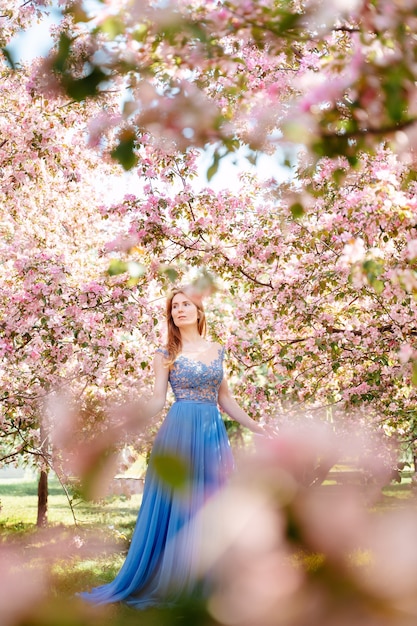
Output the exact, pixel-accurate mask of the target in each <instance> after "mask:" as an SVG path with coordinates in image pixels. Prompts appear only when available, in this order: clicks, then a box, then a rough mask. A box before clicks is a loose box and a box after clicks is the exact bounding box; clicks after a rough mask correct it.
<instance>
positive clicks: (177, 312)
mask: <svg viewBox="0 0 417 626" xmlns="http://www.w3.org/2000/svg"><path fill="white" fill-rule="evenodd" d="M171 315H172V319H173V321H174V324H175V326H177V327H178V328H183V327H185V326H190V325H196V324H197V317H198V309H197V307H196V305H195V304H194V302H191V300H190V299H189V298H187V296H186V295H185V294H184V293H176V294H175V296H174V297H173V298H172V302H171Z"/></svg>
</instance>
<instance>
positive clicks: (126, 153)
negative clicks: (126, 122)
mask: <svg viewBox="0 0 417 626" xmlns="http://www.w3.org/2000/svg"><path fill="white" fill-rule="evenodd" d="M135 139H136V135H135V133H134V131H133V130H132V129H126V130H124V131H123V132H122V133H121V135H120V138H119V143H118V144H117V146H116V147H115V148H114V149H113V150H112V151H111V156H112V158H113V159H114V160H115V161H118V162H119V163H120V165H121V166H122V167H123V169H125V170H131V169H132V167H134V166H135V165H136V163H137V161H138V157H137V156H136V154H135V152H134V149H135Z"/></svg>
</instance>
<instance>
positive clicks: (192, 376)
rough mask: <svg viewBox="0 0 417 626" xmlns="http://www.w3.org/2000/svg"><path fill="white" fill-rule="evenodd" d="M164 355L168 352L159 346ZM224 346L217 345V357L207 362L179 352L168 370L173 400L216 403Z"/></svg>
mask: <svg viewBox="0 0 417 626" xmlns="http://www.w3.org/2000/svg"><path fill="white" fill-rule="evenodd" d="M157 351H158V352H162V354H163V355H164V356H167V355H168V352H167V351H166V350H164V349H163V348H159V349H158V350H157ZM223 357H224V348H223V347H219V352H218V355H217V357H216V358H215V359H214V361H212V362H211V363H209V364H208V365H207V364H206V363H203V362H202V361H197V360H195V359H189V358H188V357H186V356H184V355H183V354H180V355H179V356H178V357H177V359H176V360H175V362H174V364H173V366H172V368H171V370H170V372H169V378H168V380H169V382H170V385H171V387H172V391H173V392H174V396H175V400H176V401H177V402H178V401H181V400H191V401H194V402H210V403H217V398H218V393H219V387H220V384H221V382H222V380H223Z"/></svg>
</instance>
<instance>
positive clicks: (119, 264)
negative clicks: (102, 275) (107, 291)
mask: <svg viewBox="0 0 417 626" xmlns="http://www.w3.org/2000/svg"><path fill="white" fill-rule="evenodd" d="M127 271H128V270H127V263H125V262H124V261H121V260H120V259H112V260H111V261H110V265H109V268H108V270H107V273H108V274H109V276H118V275H119V274H124V273H125V272H127Z"/></svg>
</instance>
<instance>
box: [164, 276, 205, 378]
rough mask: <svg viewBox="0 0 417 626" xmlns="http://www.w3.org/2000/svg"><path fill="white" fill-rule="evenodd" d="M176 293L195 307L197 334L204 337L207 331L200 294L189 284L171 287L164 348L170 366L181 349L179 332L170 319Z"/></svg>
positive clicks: (167, 303) (167, 307)
mask: <svg viewBox="0 0 417 626" xmlns="http://www.w3.org/2000/svg"><path fill="white" fill-rule="evenodd" d="M178 293H182V294H183V295H184V296H186V297H187V298H188V299H189V300H191V302H192V303H193V304H195V306H196V307H197V330H198V332H199V334H200V335H201V336H202V337H205V336H206V332H207V324H206V315H205V313H204V307H203V300H202V297H201V295H200V294H199V293H198V292H197V291H196V290H195V289H194V288H193V287H192V286H191V285H187V286H185V287H177V288H176V289H173V290H172V291H171V293H170V295H169V296H168V298H167V302H166V317H167V330H168V337H167V345H166V348H167V351H168V359H167V361H168V365H169V367H170V368H171V367H172V365H173V364H174V361H175V359H176V358H177V356H178V355H179V353H180V352H181V350H182V341H181V333H180V330H179V328H178V326H176V325H175V324H174V320H173V319H172V300H173V299H174V297H175V296H176V295H177V294H178Z"/></svg>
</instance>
